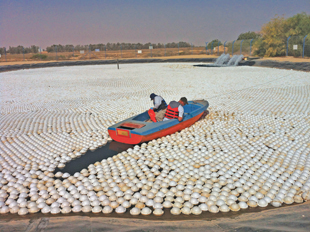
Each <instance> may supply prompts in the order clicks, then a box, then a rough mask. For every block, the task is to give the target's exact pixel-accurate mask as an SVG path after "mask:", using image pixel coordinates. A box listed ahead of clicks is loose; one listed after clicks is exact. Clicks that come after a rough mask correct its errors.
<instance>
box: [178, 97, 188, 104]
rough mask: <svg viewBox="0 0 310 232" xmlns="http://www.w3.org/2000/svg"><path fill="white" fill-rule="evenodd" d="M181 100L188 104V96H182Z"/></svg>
mask: <svg viewBox="0 0 310 232" xmlns="http://www.w3.org/2000/svg"><path fill="white" fill-rule="evenodd" d="M180 100H181V101H182V102H183V103H184V105H187V104H188V102H187V98H186V97H181V99H180Z"/></svg>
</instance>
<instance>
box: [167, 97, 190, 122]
mask: <svg viewBox="0 0 310 232" xmlns="http://www.w3.org/2000/svg"><path fill="white" fill-rule="evenodd" d="M187 104H188V102H187V98H186V97H181V99H180V100H179V101H178V102H176V101H171V102H170V103H169V105H168V107H167V110H166V113H165V117H164V120H163V121H167V120H171V119H178V120H179V122H181V121H182V120H183V115H184V108H183V106H185V105H187Z"/></svg>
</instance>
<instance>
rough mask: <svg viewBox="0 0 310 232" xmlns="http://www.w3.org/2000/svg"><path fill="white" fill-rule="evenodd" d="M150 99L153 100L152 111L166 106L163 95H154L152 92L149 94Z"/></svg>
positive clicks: (157, 110)
mask: <svg viewBox="0 0 310 232" xmlns="http://www.w3.org/2000/svg"><path fill="white" fill-rule="evenodd" d="M150 98H151V101H153V104H154V107H153V110H154V112H159V111H161V110H163V109H166V108H167V103H166V101H165V100H164V99H163V97H161V96H159V95H156V94H155V93H152V94H151V95H150Z"/></svg>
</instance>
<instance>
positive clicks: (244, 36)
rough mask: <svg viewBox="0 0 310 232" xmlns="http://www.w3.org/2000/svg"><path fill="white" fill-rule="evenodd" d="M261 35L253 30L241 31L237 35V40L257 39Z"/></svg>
mask: <svg viewBox="0 0 310 232" xmlns="http://www.w3.org/2000/svg"><path fill="white" fill-rule="evenodd" d="M260 36H261V35H260V34H259V33H256V32H254V31H248V32H245V33H241V34H240V35H239V36H238V39H237V40H242V39H258V38H259V37H260Z"/></svg>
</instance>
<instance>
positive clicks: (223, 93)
mask: <svg viewBox="0 0 310 232" xmlns="http://www.w3.org/2000/svg"><path fill="white" fill-rule="evenodd" d="M0 88H1V91H0V92H1V93H0V94H1V97H0V113H1V115H0V136H1V141H0V171H1V173H0V213H1V214H6V213H12V214H14V213H15V214H19V215H25V214H28V213H37V212H42V213H47V214H48V213H51V214H59V213H63V214H66V213H70V212H93V213H101V214H102V213H103V214H109V213H112V212H116V213H119V214H121V213H125V212H129V213H130V214H131V215H139V214H142V215H149V214H154V215H158V216H160V215H163V214H164V213H165V212H166V213H171V214H173V215H179V214H195V215H198V214H201V213H203V212H204V211H208V212H211V213H217V212H229V211H239V210H245V209H246V208H248V207H266V206H268V205H272V206H274V207H279V206H281V205H284V204H292V203H303V202H304V201H307V200H309V199H310V172H309V171H310V73H309V72H299V71H292V70H282V69H272V68H260V67H225V68H201V67H194V66H193V64H190V63H186V64H185V63H173V64H169V63H165V64H163V63H160V64H126V65H125V64H121V65H120V69H119V70H118V69H117V68H116V65H94V66H76V67H57V68H42V69H30V70H20V71H12V72H6V73H1V74H0ZM153 92H154V93H156V94H159V95H161V96H163V97H164V98H165V100H166V101H167V102H169V101H171V100H179V98H180V97H187V98H188V99H189V100H195V99H206V100H208V101H209V104H210V107H209V109H208V110H209V112H210V113H209V115H208V116H207V117H206V118H205V119H203V120H201V121H198V122H197V123H195V124H194V125H192V126H191V127H189V128H187V129H185V130H183V131H181V132H179V133H176V134H173V135H170V136H166V137H163V138H160V139H157V140H153V141H150V142H148V143H144V144H142V145H140V146H135V147H134V148H133V149H128V150H127V151H124V152H122V153H120V154H118V155H116V156H114V157H112V158H108V159H105V160H102V161H100V162H96V163H94V164H93V165H90V166H89V167H88V168H87V169H83V170H81V172H79V173H75V174H74V175H73V176H71V175H70V174H68V173H61V172H58V173H56V174H55V175H54V174H53V172H54V170H55V169H56V167H59V168H62V167H64V166H65V165H66V163H68V162H70V161H71V160H72V159H76V158H78V157H79V156H82V155H84V154H85V153H86V151H87V150H94V149H96V148H99V147H100V146H103V145H104V144H106V143H107V141H108V140H110V138H109V135H108V133H107V128H108V127H109V126H110V125H112V124H114V123H116V122H119V121H120V120H123V119H126V118H128V117H130V116H132V115H135V114H138V113H140V112H143V111H145V110H147V109H149V108H150V107H151V106H152V104H151V101H150V98H149V95H150V94H151V93H153ZM164 209H169V210H164Z"/></svg>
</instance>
